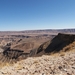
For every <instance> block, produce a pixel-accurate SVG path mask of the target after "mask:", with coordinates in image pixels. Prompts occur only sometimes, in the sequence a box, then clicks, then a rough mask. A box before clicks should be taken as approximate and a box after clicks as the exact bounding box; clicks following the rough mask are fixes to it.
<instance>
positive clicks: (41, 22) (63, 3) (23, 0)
mask: <svg viewBox="0 0 75 75" xmlns="http://www.w3.org/2000/svg"><path fill="white" fill-rule="evenodd" d="M64 28H65V29H66V28H75V0H0V31H19V30H36V29H37V30H38V29H64Z"/></svg>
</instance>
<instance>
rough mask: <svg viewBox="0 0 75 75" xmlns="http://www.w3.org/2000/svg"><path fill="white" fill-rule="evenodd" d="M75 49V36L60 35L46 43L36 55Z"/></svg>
mask: <svg viewBox="0 0 75 75" xmlns="http://www.w3.org/2000/svg"><path fill="white" fill-rule="evenodd" d="M74 47H75V35H73V34H61V33H59V34H58V35H57V36H56V37H54V38H53V39H52V40H51V41H48V42H45V43H44V44H42V45H41V46H40V47H39V48H38V49H37V53H36V54H38V55H39V54H45V53H56V52H62V51H63V52H66V51H68V50H71V49H72V48H74Z"/></svg>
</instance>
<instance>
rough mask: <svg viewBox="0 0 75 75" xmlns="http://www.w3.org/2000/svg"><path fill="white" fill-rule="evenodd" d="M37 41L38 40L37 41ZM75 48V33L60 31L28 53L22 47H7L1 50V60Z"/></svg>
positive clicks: (17, 58)
mask: <svg viewBox="0 0 75 75" xmlns="http://www.w3.org/2000/svg"><path fill="white" fill-rule="evenodd" d="M36 43H37V42H36ZM74 48H75V35H73V34H61V33H59V34H58V35H57V36H56V37H54V38H53V39H52V40H51V41H47V42H45V43H43V44H42V45H40V46H39V47H38V48H36V49H34V50H33V49H32V50H31V51H30V53H26V52H24V51H22V50H20V49H18V50H17V49H11V48H10V47H5V48H3V50H2V51H1V52H0V61H1V62H14V61H15V62H16V61H17V60H22V59H26V58H27V57H32V56H40V55H44V54H52V53H53V54H54V53H61V52H66V51H69V50H70V51H71V50H72V49H74Z"/></svg>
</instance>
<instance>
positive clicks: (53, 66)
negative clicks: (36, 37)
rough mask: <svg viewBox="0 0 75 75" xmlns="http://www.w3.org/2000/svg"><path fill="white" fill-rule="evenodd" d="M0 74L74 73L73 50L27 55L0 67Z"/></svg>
mask: <svg viewBox="0 0 75 75" xmlns="http://www.w3.org/2000/svg"><path fill="white" fill-rule="evenodd" d="M0 75H75V51H72V52H71V51H70V52H67V53H66V54H65V53H62V54H54V55H51V56H50V55H43V56H41V57H29V58H27V59H25V60H21V61H18V62H17V63H15V64H13V65H9V64H7V65H6V66H4V67H2V68H0Z"/></svg>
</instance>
